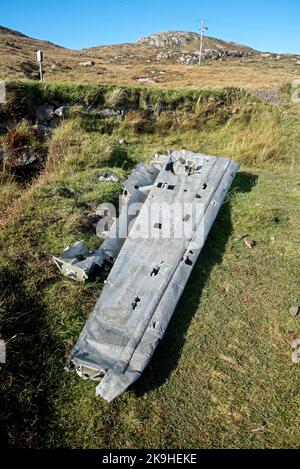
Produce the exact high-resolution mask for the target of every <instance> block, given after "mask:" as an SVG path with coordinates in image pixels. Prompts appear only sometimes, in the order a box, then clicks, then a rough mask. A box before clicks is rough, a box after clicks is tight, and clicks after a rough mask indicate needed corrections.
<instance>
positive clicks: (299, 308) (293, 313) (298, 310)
mask: <svg viewBox="0 0 300 469" xmlns="http://www.w3.org/2000/svg"><path fill="white" fill-rule="evenodd" d="M299 313H300V306H292V307H291V309H290V314H291V316H293V317H294V318H295V317H296V316H298V314H299Z"/></svg>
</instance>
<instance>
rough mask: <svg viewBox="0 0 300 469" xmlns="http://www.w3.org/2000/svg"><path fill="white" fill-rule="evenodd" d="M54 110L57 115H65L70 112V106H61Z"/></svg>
mask: <svg viewBox="0 0 300 469" xmlns="http://www.w3.org/2000/svg"><path fill="white" fill-rule="evenodd" d="M54 112H55V114H56V115H57V116H58V117H66V116H67V115H68V114H69V112H70V108H69V106H61V107H59V108H58V109H56V110H55V111H54Z"/></svg>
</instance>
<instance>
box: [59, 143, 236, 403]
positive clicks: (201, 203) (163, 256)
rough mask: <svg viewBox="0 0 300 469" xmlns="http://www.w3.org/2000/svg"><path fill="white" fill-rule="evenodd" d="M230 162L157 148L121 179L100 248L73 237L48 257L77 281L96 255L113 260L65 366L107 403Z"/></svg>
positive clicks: (156, 324)
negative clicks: (114, 213)
mask: <svg viewBox="0 0 300 469" xmlns="http://www.w3.org/2000/svg"><path fill="white" fill-rule="evenodd" d="M238 167H239V165H238V164H237V163H235V162H232V161H230V160H228V159H226V158H222V157H215V156H208V155H204V154H200V153H199V154H198V153H192V152H189V151H186V150H182V151H174V152H171V153H169V154H168V155H157V157H156V159H155V160H154V161H153V162H152V163H151V165H143V164H142V165H139V166H138V167H137V168H136V170H135V171H134V172H133V173H132V174H131V176H130V177H129V178H128V180H127V181H125V183H124V192H123V196H122V207H123V208H122V210H121V212H120V217H119V218H118V219H116V220H115V221H114V223H113V225H112V228H111V230H110V231H109V233H108V235H107V237H106V239H105V241H104V242H103V243H102V245H101V247H100V248H99V249H98V250H97V251H95V252H89V251H88V250H87V249H86V246H85V245H84V244H82V242H79V243H76V244H75V245H74V246H71V247H70V248H68V250H66V251H64V253H63V254H62V255H61V256H58V257H56V258H55V262H56V263H57V265H58V266H59V268H60V269H61V270H62V272H63V273H64V274H65V275H67V276H69V277H72V278H77V279H78V280H85V279H86V278H88V277H89V275H90V274H91V272H92V270H93V269H94V268H95V266H96V267H97V268H101V266H103V262H104V260H105V261H107V262H111V263H112V264H113V267H112V269H111V272H110V274H109V276H108V278H107V281H106V282H105V285H104V288H103V290H102V292H101V295H100V296H99V298H98V301H97V303H96V305H95V307H94V310H93V311H92V313H91V315H90V317H89V319H88V321H87V322H86V324H85V327H84V329H83V330H82V332H81V334H80V337H79V339H78V341H77V343H76V345H75V347H74V348H73V350H72V353H71V356H70V361H69V366H68V368H69V369H73V368H74V369H75V370H76V371H77V373H78V374H79V375H80V376H82V377H83V378H86V379H87V378H90V379H92V380H96V381H97V380H99V381H100V382H99V384H98V385H97V387H96V394H97V395H98V396H101V397H103V398H104V399H106V400H107V401H109V402H111V401H112V400H113V399H115V398H116V397H118V396H120V395H121V394H122V393H123V392H124V391H125V390H126V389H127V388H128V387H129V386H130V385H131V384H132V383H133V382H134V381H136V380H137V379H138V378H139V377H140V376H141V373H142V372H143V370H144V369H145V367H146V366H147V364H148V363H149V361H150V359H151V357H152V355H153V353H154V351H155V349H156V346H157V344H158V342H159V341H160V340H161V339H162V338H163V335H164V333H165V331H166V328H167V326H168V324H169V321H170V319H171V317H172V314H173V313H174V310H175V308H176V305H177V303H178V300H179V298H180V296H181V294H182V292H183V290H184V288H185V285H186V283H187V280H188V278H189V276H190V273H191V271H192V269H193V266H194V265H195V262H196V260H197V258H198V256H199V253H200V252H201V250H202V248H203V245H204V243H205V240H206V238H207V235H208V233H209V231H210V228H211V226H212V224H213V222H214V220H215V218H216V216H217V213H218V211H219V209H220V207H221V205H222V203H223V201H224V198H225V196H226V194H227V192H228V190H229V188H230V186H231V183H232V181H233V179H234V177H235V174H236V171H237V170H238ZM136 202H139V203H142V206H141V209H140V211H139V213H138V214H137V216H136V214H134V215H128V208H130V206H131V205H132V204H134V203H136ZM128 221H130V222H131V228H130V230H129V232H128V234H127V233H126V235H125V236H124V228H125V227H126V225H127V223H128ZM76 249H77V252H79V255H77V256H76ZM80 252H81V254H80ZM179 314H180V312H179Z"/></svg>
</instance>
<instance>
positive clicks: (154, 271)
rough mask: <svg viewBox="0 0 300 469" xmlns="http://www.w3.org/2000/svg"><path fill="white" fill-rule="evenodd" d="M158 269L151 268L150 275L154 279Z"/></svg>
mask: <svg viewBox="0 0 300 469" xmlns="http://www.w3.org/2000/svg"><path fill="white" fill-rule="evenodd" d="M159 269H160V267H153V270H152V272H151V274H150V275H151V277H155V276H156V275H157V274H158V272H159Z"/></svg>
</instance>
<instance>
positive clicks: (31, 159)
mask: <svg viewBox="0 0 300 469" xmlns="http://www.w3.org/2000/svg"><path fill="white" fill-rule="evenodd" d="M37 159H38V158H37V156H36V155H35V154H34V153H28V152H24V153H23V154H22V155H21V156H19V158H18V160H17V162H18V166H29V165H32V164H33V163H36V162H37Z"/></svg>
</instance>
